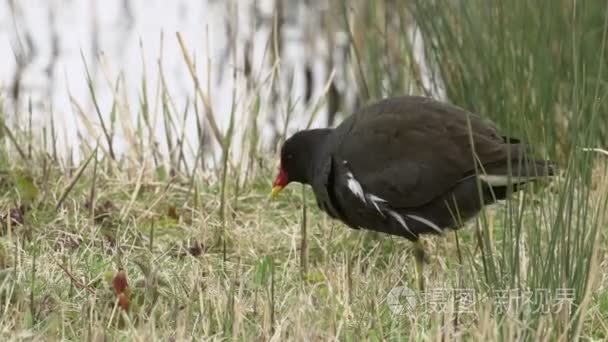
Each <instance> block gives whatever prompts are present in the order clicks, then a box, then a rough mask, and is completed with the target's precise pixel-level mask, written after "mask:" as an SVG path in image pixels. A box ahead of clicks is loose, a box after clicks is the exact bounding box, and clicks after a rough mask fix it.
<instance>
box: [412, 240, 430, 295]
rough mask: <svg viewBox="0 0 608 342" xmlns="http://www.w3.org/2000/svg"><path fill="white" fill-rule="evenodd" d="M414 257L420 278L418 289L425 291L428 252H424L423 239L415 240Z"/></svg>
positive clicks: (417, 274) (417, 275)
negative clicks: (424, 267)
mask: <svg viewBox="0 0 608 342" xmlns="http://www.w3.org/2000/svg"><path fill="white" fill-rule="evenodd" d="M414 259H415V260H416V277H417V278H418V290H420V292H422V291H424V273H423V272H422V271H423V266H424V262H425V261H427V257H426V254H425V252H424V245H423V244H422V240H420V239H418V240H416V242H414Z"/></svg>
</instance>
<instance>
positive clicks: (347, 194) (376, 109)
mask: <svg viewBox="0 0 608 342" xmlns="http://www.w3.org/2000/svg"><path fill="white" fill-rule="evenodd" d="M529 150H530V147H529V146H528V145H525V144H523V143H521V142H520V141H519V140H518V139H513V138H507V137H504V136H502V135H501V134H499V133H498V130H497V129H496V127H495V126H494V124H493V123H492V122H490V121H488V120H485V119H482V118H481V117H480V116H477V115H475V114H472V113H469V112H467V111H465V110H463V109H461V108H458V107H455V106H453V105H449V104H446V103H442V102H439V101H436V100H433V99H430V98H425V97H417V96H405V97H398V98H390V99H385V100H382V101H379V102H377V103H374V104H371V105H368V106H366V107H364V108H362V109H360V110H359V111H358V112H356V113H355V114H353V115H352V116H350V117H349V118H347V119H346V120H345V121H344V122H342V124H340V125H339V126H338V127H337V128H335V129H331V128H326V129H311V130H305V131H301V132H298V133H296V134H294V135H293V136H292V137H290V138H289V139H287V141H285V144H284V145H283V147H282V149H281V166H280V171H279V174H278V176H277V178H276V180H275V182H274V185H273V189H272V196H273V197H274V196H276V194H277V193H278V192H280V191H281V190H282V189H283V188H284V187H285V186H286V185H287V184H288V183H290V182H298V183H304V184H309V185H311V186H312V189H313V191H314V193H315V197H316V200H317V204H318V205H319V207H320V208H321V209H322V210H323V211H325V212H326V213H327V214H329V215H330V216H331V217H333V218H335V219H338V220H340V221H342V222H344V223H345V224H346V225H347V226H349V227H351V228H354V229H359V228H364V229H370V230H375V231H379V232H383V233H388V234H392V235H398V236H402V237H405V238H406V239H409V240H411V241H413V242H414V243H415V251H416V253H415V255H416V261H417V266H418V271H419V272H421V271H422V269H421V267H422V260H423V257H424V251H423V249H422V245H421V244H420V243H419V236H420V235H421V234H429V233H430V234H441V233H442V232H443V231H444V230H445V229H446V228H453V229H456V228H459V227H461V226H462V225H463V224H464V222H466V221H467V220H468V219H471V218H473V217H474V216H475V215H476V214H477V213H478V212H479V211H480V210H481V209H482V207H483V206H484V205H488V204H492V203H494V202H495V201H497V200H502V199H505V198H506V197H507V195H508V194H509V193H510V192H512V191H516V190H518V189H519V187H520V186H521V185H522V184H524V183H527V182H530V181H534V180H536V179H539V178H543V177H547V176H551V175H554V173H555V165H554V163H553V162H551V161H548V160H542V159H531V158H530V156H529V154H530V151H529ZM418 277H419V281H422V274H419V275H418ZM420 287H423V283H420Z"/></svg>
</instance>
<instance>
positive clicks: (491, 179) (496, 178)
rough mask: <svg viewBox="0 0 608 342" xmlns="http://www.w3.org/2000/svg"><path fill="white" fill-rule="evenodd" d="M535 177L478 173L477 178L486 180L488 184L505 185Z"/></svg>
mask: <svg viewBox="0 0 608 342" xmlns="http://www.w3.org/2000/svg"><path fill="white" fill-rule="evenodd" d="M536 178H537V177H513V176H511V177H509V176H504V175H480V176H479V179H481V180H482V181H484V182H486V183H487V184H488V185H490V186H505V185H508V184H509V181H510V182H511V184H517V183H523V182H527V181H531V180H533V179H536Z"/></svg>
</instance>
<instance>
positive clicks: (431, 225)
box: [407, 214, 443, 234]
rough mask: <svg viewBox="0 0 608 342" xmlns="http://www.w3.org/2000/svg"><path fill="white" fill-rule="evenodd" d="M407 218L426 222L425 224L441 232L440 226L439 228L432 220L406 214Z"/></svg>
mask: <svg viewBox="0 0 608 342" xmlns="http://www.w3.org/2000/svg"><path fill="white" fill-rule="evenodd" d="M407 216H408V217H409V218H411V219H413V220H416V221H418V222H422V223H424V224H426V225H427V226H429V227H431V228H433V230H434V231H436V232H438V233H439V234H442V233H443V230H441V228H439V226H437V225H436V224H434V223H433V222H431V221H429V220H427V219H425V218H424V217H420V216H418V215H409V214H408V215H407Z"/></svg>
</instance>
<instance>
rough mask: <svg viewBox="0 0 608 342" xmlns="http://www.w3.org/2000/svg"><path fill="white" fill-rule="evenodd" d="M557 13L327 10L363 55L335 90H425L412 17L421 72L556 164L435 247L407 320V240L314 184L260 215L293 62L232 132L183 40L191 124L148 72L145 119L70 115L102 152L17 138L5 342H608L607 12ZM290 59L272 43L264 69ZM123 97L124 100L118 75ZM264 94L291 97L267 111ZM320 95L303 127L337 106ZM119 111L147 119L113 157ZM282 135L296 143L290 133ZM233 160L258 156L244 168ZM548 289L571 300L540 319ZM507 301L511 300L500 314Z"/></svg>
mask: <svg viewBox="0 0 608 342" xmlns="http://www.w3.org/2000/svg"><path fill="white" fill-rule="evenodd" d="M549 2H550V1H548V0H545V1H538V2H529V1H524V0H515V1H511V2H509V6H507V5H506V4H502V2H500V1H482V0H479V1H477V0H472V1H466V2H465V1H450V2H448V1H445V2H443V1H438V2H430V1H424V0H420V1H418V0H412V1H408V2H389V3H384V2H383V1H355V2H352V3H350V2H349V3H348V4H350V5H348V6H345V5H347V3H346V2H344V3H343V4H340V3H336V4H335V5H336V6H335V8H333V7H332V8H330V9H329V11H333V12H332V13H333V14H335V15H331V16H329V17H328V18H339V19H340V20H338V21H336V20H333V21H331V22H330V23H325V24H324V25H323V27H324V28H325V29H327V30H329V32H332V31H333V30H340V29H343V30H345V31H347V32H349V34H348V36H349V39H350V45H349V47H350V50H349V58H350V62H349V63H346V64H345V65H342V66H340V68H339V69H337V70H336V71H337V72H345V73H347V74H348V75H351V76H352V77H353V79H354V80H355V82H354V83H353V86H352V87H349V88H348V89H342V91H343V92H355V93H356V96H357V97H358V98H360V101H361V102H362V103H365V102H368V101H372V100H373V99H378V98H381V97H384V96H389V95H401V94H404V93H426V92H428V89H426V88H425V86H424V85H423V83H422V82H421V81H420V65H419V64H418V62H417V61H416V60H415V58H413V53H412V44H411V42H410V41H409V40H408V39H407V29H408V27H409V26H408V25H410V24H411V23H412V22H414V21H415V22H416V23H418V25H419V26H420V29H421V35H422V36H423V37H424V39H425V41H427V42H433V43H432V44H427V46H426V48H427V50H426V51H425V52H426V60H427V62H428V63H430V65H434V67H435V68H436V69H437V75H438V77H440V78H441V79H442V80H443V82H444V85H445V91H446V94H447V96H448V97H449V100H450V101H451V102H453V103H456V104H459V105H461V106H463V107H465V108H468V109H471V110H474V111H477V112H479V113H481V114H483V115H485V116H487V117H490V118H492V119H494V120H495V121H496V122H497V123H499V124H500V125H501V126H502V127H503V128H504V130H505V131H507V132H509V133H513V134H514V135H517V136H520V137H522V138H525V139H526V140H527V141H530V142H532V143H533V145H534V146H535V147H538V151H539V153H540V154H543V155H548V156H550V157H552V158H555V159H557V160H558V161H559V162H560V165H561V170H562V171H561V173H560V176H559V177H558V178H557V179H556V180H555V181H554V182H552V183H551V184H541V185H539V186H533V187H528V188H527V189H526V190H525V191H523V192H521V193H519V194H517V195H514V196H513V198H512V200H511V201H508V202H506V203H504V204H501V205H498V206H496V207H494V208H488V209H487V210H484V212H483V213H482V214H481V215H480V217H479V219H477V220H474V221H472V222H469V223H468V224H467V226H466V227H465V228H463V229H461V230H459V231H458V232H457V233H453V232H450V233H447V234H445V235H444V236H442V237H433V238H428V239H426V244H427V248H428V252H429V254H430V256H431V258H430V262H429V264H427V265H426V267H425V274H424V276H425V278H426V284H427V290H428V291H427V292H425V293H418V294H417V295H418V296H419V297H418V298H417V300H418V302H417V305H416V306H415V307H414V308H413V309H412V310H405V311H402V312H394V310H396V309H400V308H399V307H395V306H393V305H392V304H394V303H392V302H391V301H390V300H388V298H389V293H391V291H393V293H395V292H394V291H395V290H394V289H399V288H401V287H409V288H412V289H415V284H416V278H415V267H414V259H413V257H412V253H411V248H412V246H411V244H410V243H409V242H408V241H406V240H404V239H400V238H396V237H391V236H386V235H382V234H377V233H373V232H365V231H354V230H350V229H348V228H346V227H345V226H343V225H342V224H340V223H338V222H336V221H332V220H330V219H329V218H328V217H327V216H326V215H324V214H322V213H321V212H319V210H318V209H317V208H316V204H315V201H314V197H313V196H312V194H311V192H310V189H307V188H304V191H302V188H301V187H299V186H294V185H292V186H290V187H289V188H288V189H287V190H286V191H284V192H283V193H282V194H281V196H280V197H279V199H277V200H275V201H272V202H270V201H268V198H267V196H268V193H269V190H270V189H269V186H270V184H271V181H272V177H273V176H274V174H273V173H274V171H275V170H274V165H275V163H276V161H275V160H274V157H273V155H272V153H269V152H268V151H267V150H265V149H264V148H263V147H262V146H261V143H260V132H259V128H258V127H259V118H260V117H263V113H262V111H263V110H265V109H266V110H267V109H268V108H275V107H276V108H280V109H281V111H280V115H282V116H283V117H284V118H287V119H289V118H290V117H291V116H292V115H294V112H292V110H293V104H294V103H296V102H298V101H299V100H300V99H298V98H292V97H291V96H290V95H289V94H291V89H285V85H281V82H279V80H278V78H279V77H280V75H281V72H282V70H281V66H280V65H279V64H274V59H273V61H272V62H271V63H270V64H272V65H274V66H275V67H273V69H272V71H271V72H272V75H259V76H255V77H254V76H251V77H252V79H251V80H249V81H250V82H251V83H252V84H253V86H252V87H251V89H250V90H249V91H248V92H247V93H246V94H245V95H244V96H240V97H239V102H238V103H236V102H235V103H233V106H232V109H231V111H230V113H228V115H230V122H229V124H228V127H224V128H222V127H218V124H217V123H215V119H216V118H215V116H216V115H218V114H217V113H215V112H214V111H213V103H211V101H210V99H209V98H208V94H209V92H208V90H209V87H208V86H207V85H206V84H209V82H208V80H202V79H200V80H199V79H198V76H196V75H197V73H196V68H195V65H196V63H197V62H198V63H201V62H205V59H204V58H201V59H200V60H198V61H195V60H194V59H193V57H192V56H191V54H190V53H189V52H188V51H190V50H191V49H189V48H188V47H187V46H186V45H185V42H183V41H182V40H181V37H179V36H178V39H177V40H176V41H174V42H173V43H172V44H174V47H176V48H177V47H178V45H179V46H180V47H181V53H182V54H183V56H184V68H188V70H189V71H190V72H191V75H192V76H193V93H194V94H195V95H194V97H195V99H193V100H192V104H191V105H190V106H189V111H183V110H181V109H180V110H178V109H176V107H175V105H174V103H173V100H172V98H171V94H172V90H171V89H167V87H166V85H165V82H164V81H162V78H161V81H159V84H154V85H151V84H148V79H149V78H148V77H147V75H142V81H141V93H142V96H141V99H140V103H139V104H138V105H135V106H133V105H132V104H131V106H125V105H124V103H122V102H121V101H124V99H122V98H121V97H119V96H118V95H117V96H116V98H115V100H114V101H115V103H114V105H113V106H112V109H111V112H110V113H102V112H100V111H99V109H98V108H97V107H96V112H95V113H93V116H94V117H95V118H96V119H97V120H98V121H99V120H101V121H103V118H105V117H109V120H108V121H106V122H103V124H101V121H100V122H97V121H95V122H94V123H93V122H89V121H87V120H88V119H86V118H87V117H88V116H87V115H84V112H83V111H82V110H81V109H79V108H77V110H76V112H77V114H78V115H79V118H80V119H81V120H83V121H84V122H85V126H87V127H99V128H98V129H97V130H96V131H93V132H89V133H94V134H92V135H93V136H96V137H100V139H99V141H98V144H99V146H98V147H96V146H97V145H95V143H90V142H88V143H87V142H83V143H82V145H81V147H80V150H79V152H80V155H81V156H82V159H81V161H80V162H78V163H77V165H75V166H74V165H72V163H71V162H70V159H68V160H64V159H61V158H57V157H56V155H57V152H56V151H57V150H58V149H62V147H58V146H56V142H55V141H56V139H55V137H56V132H55V131H54V128H53V127H50V128H44V130H43V131H42V132H39V131H32V130H31V128H19V127H18V128H10V127H9V126H10V125H3V126H4V129H3V130H2V134H1V135H0V136H1V137H2V142H3V144H2V147H1V148H0V190H1V191H2V192H1V193H2V194H3V195H2V196H0V209H1V210H2V213H1V214H2V225H1V226H0V229H1V230H0V310H1V312H2V316H1V317H2V318H1V319H0V338H1V339H3V340H4V339H8V338H10V337H12V338H14V339H32V338H33V339H45V340H48V339H50V340H60V339H66V340H142V341H143V340H150V339H158V340H168V339H171V338H174V339H175V340H191V339H193V340H199V339H201V338H203V337H206V338H208V339H217V340H222V339H238V340H262V339H263V340H267V339H271V338H274V339H275V340H284V339H309V340H317V339H323V340H331V339H340V340H353V341H355V340H359V339H366V340H384V339H392V340H403V339H408V340H420V339H423V340H438V339H462V340H469V339H475V340H513V339H519V340H536V339H546V340H571V339H579V338H583V339H591V340H602V339H606V338H608V325H607V324H606V323H605V322H606V319H607V318H608V290H607V289H608V277H607V276H606V274H607V272H608V264H607V262H606V260H608V259H607V258H608V254H607V248H606V243H605V235H606V227H607V221H606V219H607V217H606V210H607V205H608V202H607V201H608V197H607V196H608V177H607V169H606V168H607V167H608V165H607V164H606V160H608V158H606V156H604V155H602V154H601V153H596V152H589V151H584V150H583V148H587V147H602V146H606V142H607V141H606V135H605V134H606V132H605V129H606V127H608V119H607V118H608V117H607V116H606V115H605V111H606V109H607V108H606V101H605V94H606V89H605V81H604V79H605V74H606V70H605V68H604V67H603V64H605V62H606V58H605V53H604V46H603V45H604V43H603V41H604V39H605V37H606V35H605V33H606V22H607V21H606V17H605V15H604V14H605V12H606V7H605V4H603V3H601V2H599V1H587V2H582V1H578V2H571V1H562V2H561V3H560V5H559V6H549ZM550 3H551V4H555V2H550ZM501 4H502V5H501ZM273 34H274V35H275V36H280V33H277V32H274V33H273ZM324 34H326V32H324ZM275 38H276V37H274V38H273V39H275ZM169 41H170V40H169V39H167V44H168V42H169ZM277 45H278V44H277V42H276V40H275V41H271V42H270V43H269V47H268V48H269V49H272V54H271V53H270V52H269V53H268V55H272V56H274V57H272V58H276V56H275V53H276V51H275V50H278V46H277ZM142 53H143V52H142ZM268 58H270V56H269V57H268ZM549 61H554V62H549ZM234 65H237V63H236V60H235V61H234ZM158 72H159V73H161V74H162V73H163V72H164V71H163V69H162V61H159V70H158ZM234 77H236V78H240V77H244V75H241V74H239V73H236V74H235V75H234ZM83 78H85V79H90V77H89V76H88V72H83ZM288 83H289V82H288ZM113 86H114V87H116V89H115V90H113V91H114V92H115V93H116V94H120V93H121V92H122V91H123V89H120V88H121V87H122V86H123V85H122V84H121V82H116V83H115V84H114V85H113ZM151 89H157V90H158V91H156V93H154V94H155V95H154V96H152V95H150V94H152V93H153V92H152V91H151ZM264 89H274V90H273V91H274V92H276V93H277V94H281V95H284V96H285V99H283V100H281V101H277V102H276V103H274V107H273V104H272V103H271V102H273V101H275V100H276V99H273V98H272V95H270V96H265V94H266V93H265V92H264V91H263V90H264ZM327 89H329V83H328V87H327V88H326V89H325V91H324V94H323V96H322V97H320V98H318V99H314V100H315V101H314V102H315V105H314V106H313V108H312V110H310V112H309V113H307V114H309V115H310V116H311V117H313V116H315V115H317V114H318V111H319V108H320V107H321V104H322V103H324V102H325V101H328V99H326V98H325V96H326V95H327V96H329V92H328V90H327ZM90 90H91V97H92V99H94V98H95V91H94V88H93V87H91V88H90ZM6 96H7V95H6V94H0V98H4V97H6ZM266 102H268V103H266ZM0 103H4V101H0ZM75 106H76V107H78V106H79V105H78V104H75ZM80 107H82V106H80ZM2 108H4V107H2ZM124 108H133V111H135V112H136V113H137V118H136V123H135V124H134V125H135V128H134V129H133V132H132V136H130V137H128V139H127V140H128V141H129V142H130V150H129V152H128V154H127V155H125V156H121V155H118V154H117V153H115V150H114V149H113V148H112V147H111V146H112V144H113V141H114V140H115V139H114V137H115V136H116V135H117V134H119V133H120V131H119V130H118V129H117V127H119V126H124V123H122V124H123V125H121V123H120V122H118V120H124V119H123V118H128V117H131V116H130V115H131V114H130V113H122V112H120V111H121V110H123V109H124ZM342 110H343V111H344V112H348V111H349V109H348V106H347V105H346V104H343V107H342ZM156 115H160V118H161V119H162V121H163V122H164V123H165V131H164V135H163V136H162V138H161V137H156V136H155V134H154V132H155V127H154V122H156V121H158V120H153V118H154V117H155V116H156ZM187 115H196V117H197V124H198V128H199V130H198V132H199V137H198V140H197V142H198V143H199V144H200V146H194V147H192V146H189V145H188V144H187V143H186V142H184V139H183V130H182V127H184V125H185V122H186V118H187ZM0 117H2V118H3V119H4V118H5V117H6V116H5V115H1V116H0ZM304 121H305V122H311V121H310V120H304ZM245 123H247V125H246V126H245V130H244V132H243V134H241V135H237V134H235V133H234V132H235V130H236V127H237V126H238V125H245ZM207 128H209V129H207ZM91 129H93V128H91ZM93 130H94V129H93ZM278 133H279V134H278V136H279V139H282V138H283V137H284V136H285V127H281V128H279V132H278ZM161 139H162V140H164V142H165V145H166V146H168V147H169V152H168V153H165V152H166V151H162V150H161V148H160V147H159V146H160V140H161ZM209 146H212V147H213V146H215V147H216V148H217V151H219V152H220V153H218V155H217V156H215V159H214V161H215V163H214V165H215V169H212V170H207V169H203V166H202V165H203V163H202V161H203V160H205V159H206V158H210V156H209V154H208V152H207V151H205V150H204V148H207V147H209ZM236 147H239V148H240V150H241V151H244V153H242V155H241V156H240V157H239V158H235V157H234V153H233V150H234V149H235V148H236ZM185 155H188V156H191V157H192V158H191V159H188V158H185V157H184V156H185ZM187 159H188V160H187ZM192 161H193V162H192ZM303 204H305V205H304V206H303ZM120 269H124V270H125V271H126V274H127V280H128V284H129V287H128V289H129V290H128V291H129V294H128V297H129V301H130V303H129V309H128V311H126V312H125V311H123V310H122V309H121V308H120V307H118V305H117V304H118V302H117V296H116V294H115V292H114V289H113V285H112V280H113V278H114V277H115V276H116V274H117V272H118V271H119V270H120ZM527 291H530V294H528V292H527ZM543 291H547V293H548V294H549V295H550V296H555V294H556V293H561V294H562V295H563V296H564V298H563V299H565V300H567V301H571V303H570V305H569V306H565V307H563V308H562V309H561V310H558V308H557V307H554V306H552V307H551V308H550V309H549V310H548V312H545V311H544V309H547V306H546V305H543V301H542V300H543V298H545V297H543V296H544V293H545V292H543ZM507 293H510V294H511V295H514V296H515V297H516V298H511V300H513V302H511V303H512V304H513V306H511V307H510V308H509V310H505V312H503V311H501V310H500V309H501V308H502V305H501V302H500V301H501V300H503V299H504V297H505V295H506V294H507ZM454 294H457V295H459V298H458V300H456V298H455V297H454ZM532 296H537V297H532ZM517 298H520V299H519V304H521V305H519V306H517V305H515V304H517V303H518V300H517ZM522 298H523V299H522ZM532 298H533V299H532ZM397 299H398V303H397V304H405V303H406V302H407V301H406V299H407V298H405V297H403V296H401V297H398V298H397ZM526 299H531V300H532V302H526V301H525V300H526ZM545 299H548V300H549V301H550V303H553V302H552V300H553V299H555V298H550V297H547V298H545ZM467 300H468V301H469V302H467ZM389 304H390V305H389ZM544 304H547V303H544Z"/></svg>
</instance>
